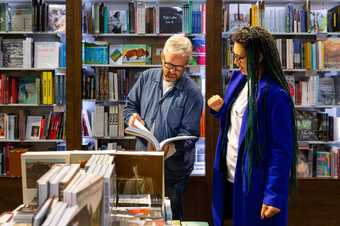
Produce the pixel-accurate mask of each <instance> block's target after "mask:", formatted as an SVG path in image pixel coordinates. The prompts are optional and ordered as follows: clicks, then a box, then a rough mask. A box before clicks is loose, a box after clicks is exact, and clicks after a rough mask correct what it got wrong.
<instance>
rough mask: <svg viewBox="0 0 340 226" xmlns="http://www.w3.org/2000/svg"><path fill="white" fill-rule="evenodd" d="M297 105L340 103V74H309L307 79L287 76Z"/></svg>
mask: <svg viewBox="0 0 340 226" xmlns="http://www.w3.org/2000/svg"><path fill="white" fill-rule="evenodd" d="M286 80H287V82H288V85H289V88H290V94H291V96H292V98H293V101H294V102H295V105H297V106H300V105H302V106H311V105H314V106H315V105H340V90H339V87H340V76H339V75H336V76H309V77H307V80H301V79H297V78H296V77H295V76H291V75H290V76H286Z"/></svg>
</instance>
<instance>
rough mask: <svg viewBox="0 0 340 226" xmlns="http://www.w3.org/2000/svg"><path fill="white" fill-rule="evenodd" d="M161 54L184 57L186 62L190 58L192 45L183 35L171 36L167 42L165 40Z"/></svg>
mask: <svg viewBox="0 0 340 226" xmlns="http://www.w3.org/2000/svg"><path fill="white" fill-rule="evenodd" d="M163 53H164V54H166V53H175V54H180V55H183V56H186V57H187V58H188V61H190V60H191V57H192V44H191V41H190V40H189V39H188V38H187V37H185V35H184V34H175V35H172V36H171V37H170V38H168V40H166V42H165V45H164V48H163Z"/></svg>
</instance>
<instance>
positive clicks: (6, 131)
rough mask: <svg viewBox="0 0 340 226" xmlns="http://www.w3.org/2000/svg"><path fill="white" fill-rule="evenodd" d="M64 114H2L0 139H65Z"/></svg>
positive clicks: (20, 111) (0, 116) (20, 112)
mask: <svg viewBox="0 0 340 226" xmlns="http://www.w3.org/2000/svg"><path fill="white" fill-rule="evenodd" d="M64 127H65V118H64V113H63V112H49V113H48V114H46V115H39V116H37V115H29V113H27V112H25V111H23V110H19V113H17V114H14V113H0V139H5V140H8V141H11V140H18V139H19V140H39V139H53V140H55V139H63V138H64V135H65V134H64V133H65V128H64Z"/></svg>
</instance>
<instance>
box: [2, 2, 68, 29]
mask: <svg viewBox="0 0 340 226" xmlns="http://www.w3.org/2000/svg"><path fill="white" fill-rule="evenodd" d="M0 21H1V22H0V31H4V32H7V31H18V32H20V31H50V32H65V30H66V5H65V4H54V3H47V2H46V0H39V1H38V0H33V1H32V3H30V2H21V3H20V2H15V1H14V2H12V1H8V3H0Z"/></svg>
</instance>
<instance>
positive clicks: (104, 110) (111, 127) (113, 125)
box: [82, 104, 124, 137]
mask: <svg viewBox="0 0 340 226" xmlns="http://www.w3.org/2000/svg"><path fill="white" fill-rule="evenodd" d="M123 109H124V105H123V104H117V105H113V106H101V105H96V106H95V111H93V112H91V111H86V110H83V113H82V130H83V135H84V136H90V137H124V117H123Z"/></svg>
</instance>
